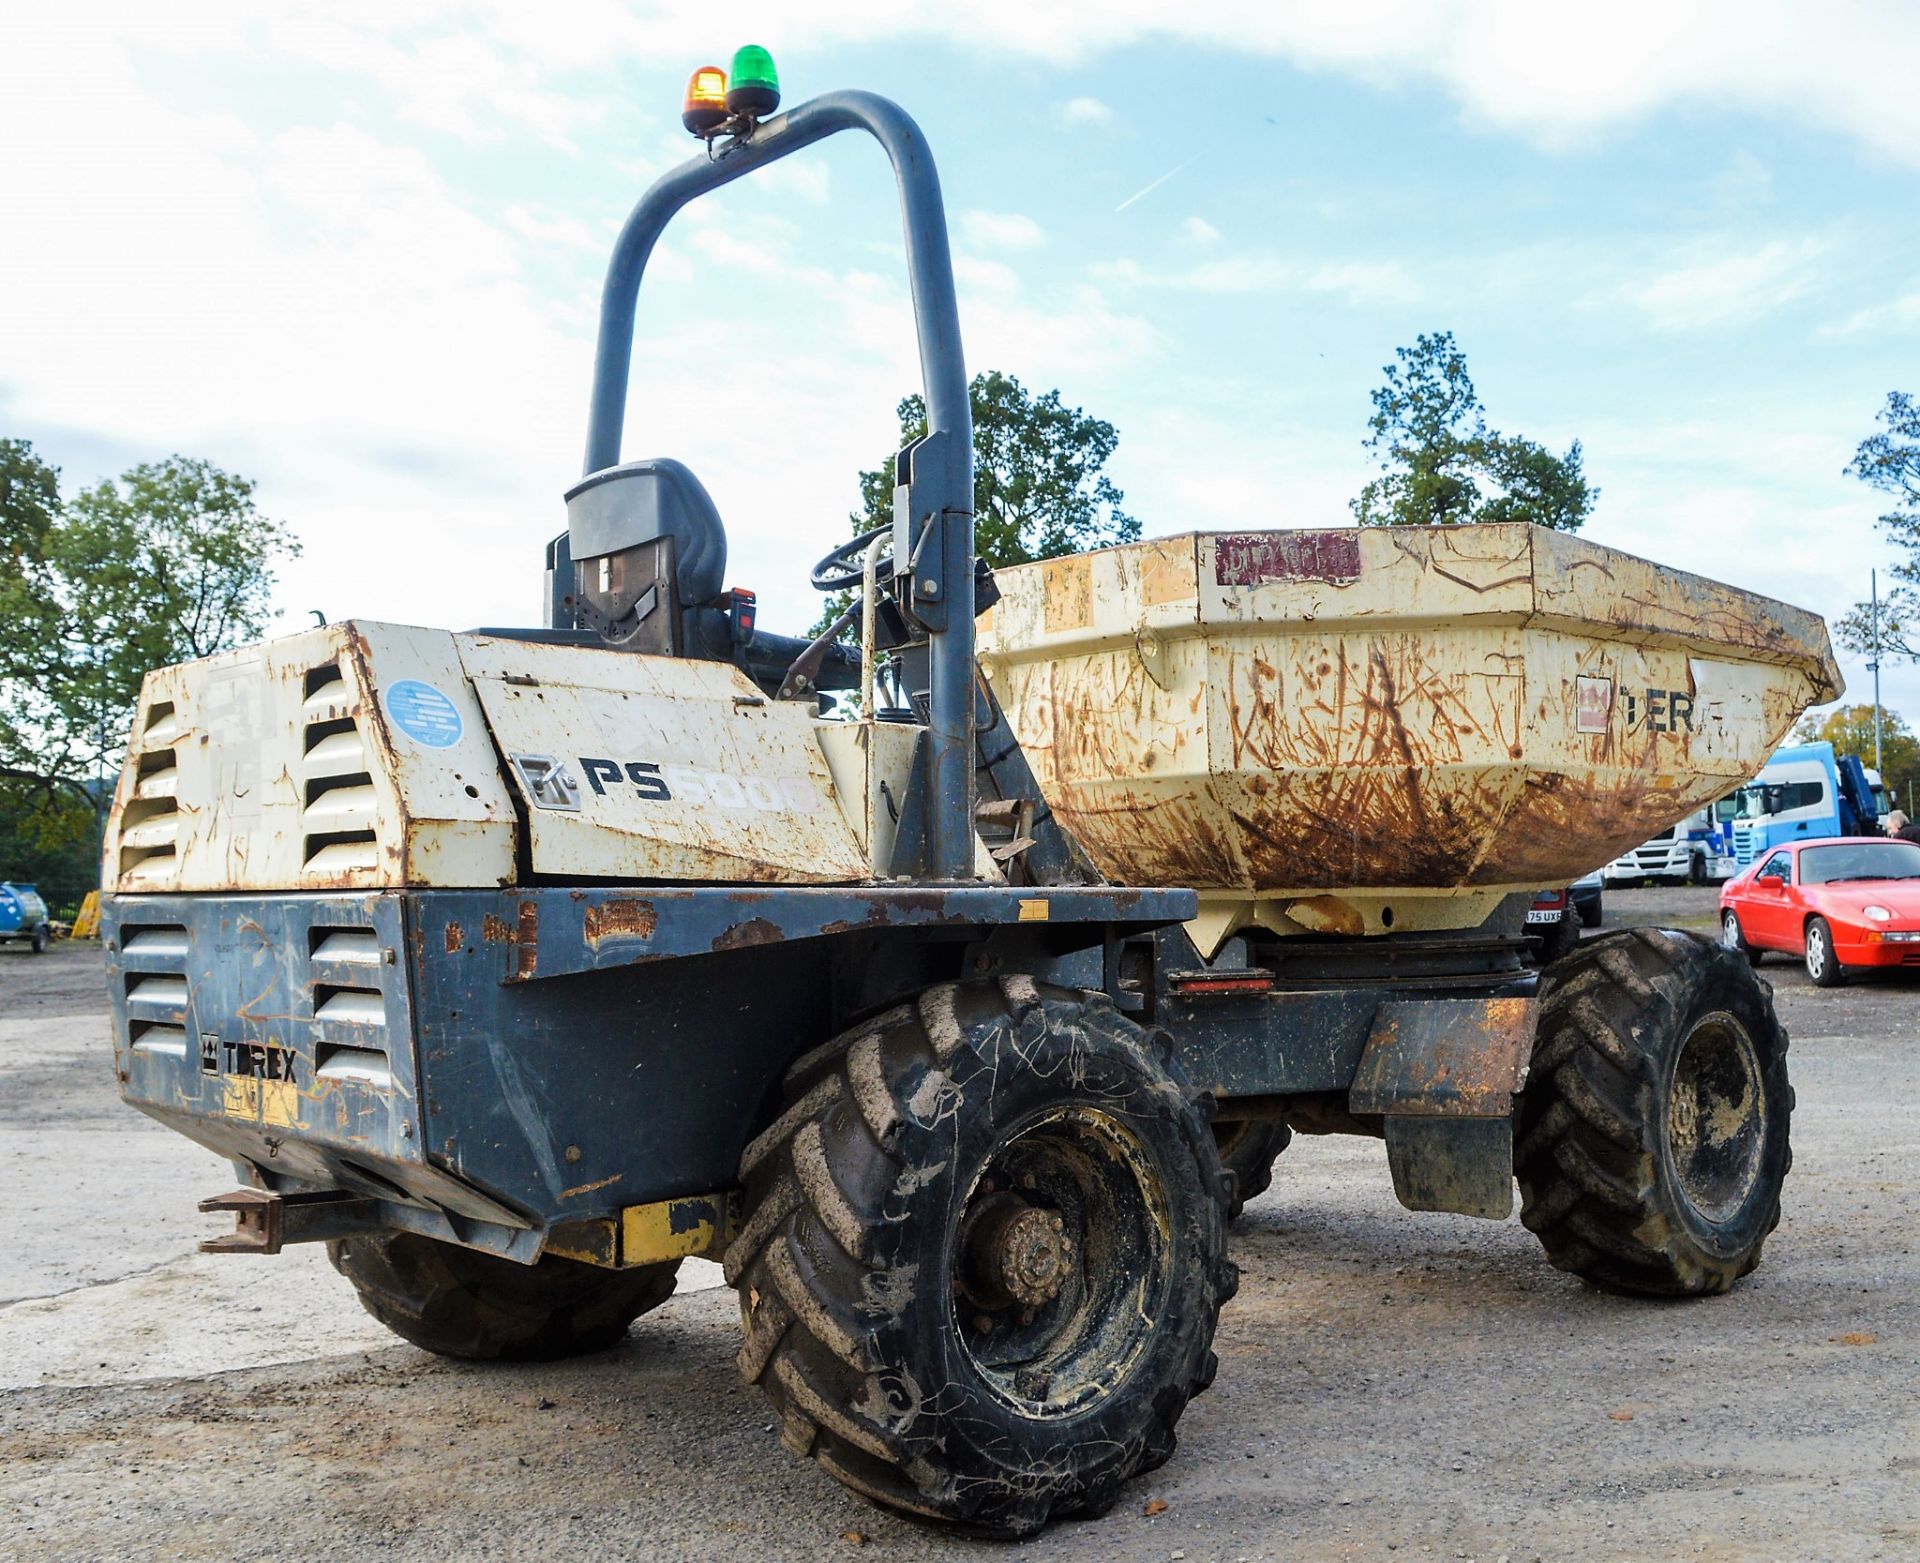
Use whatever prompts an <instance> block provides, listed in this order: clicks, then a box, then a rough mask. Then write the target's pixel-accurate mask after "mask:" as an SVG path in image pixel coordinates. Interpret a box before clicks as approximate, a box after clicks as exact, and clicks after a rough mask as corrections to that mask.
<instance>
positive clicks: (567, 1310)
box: [327, 1232, 680, 1362]
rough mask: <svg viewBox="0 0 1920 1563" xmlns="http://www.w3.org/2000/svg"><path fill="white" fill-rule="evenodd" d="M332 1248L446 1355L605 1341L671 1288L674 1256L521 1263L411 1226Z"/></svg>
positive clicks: (359, 1284) (418, 1336)
mask: <svg viewBox="0 0 1920 1563" xmlns="http://www.w3.org/2000/svg"><path fill="white" fill-rule="evenodd" d="M327 1255H328V1257H329V1258H331V1259H332V1260H333V1267H334V1269H336V1270H338V1271H339V1272H340V1273H341V1274H342V1275H344V1276H345V1277H346V1278H347V1279H348V1280H349V1281H351V1282H352V1283H353V1289H354V1290H355V1291H356V1292H358V1293H359V1294H360V1305H361V1306H362V1307H363V1308H365V1309H366V1310H367V1312H368V1313H370V1314H372V1315H373V1316H374V1317H375V1318H376V1319H378V1320H379V1321H380V1322H381V1323H382V1324H384V1325H385V1326H386V1327H387V1328H388V1329H390V1330H392V1331H393V1333H394V1334H396V1335H398V1336H399V1337H400V1338H401V1339H402V1340H405V1341H411V1342H412V1343H413V1344H414V1345H416V1346H418V1347H420V1348H421V1349H422V1350H425V1351H432V1352H437V1353H439V1354H440V1355H441V1356H443V1357H469V1358H475V1359H480V1360H494V1359H501V1360H506V1361H512V1362H548V1361H552V1360H554V1359H555V1358H558V1357H574V1356H579V1355H581V1354H582V1353H584V1352H589V1351H603V1350H605V1349H606V1348H607V1347H609V1346H612V1345H614V1344H615V1343H616V1342H618V1341H619V1339H620V1338H621V1337H622V1336H623V1335H625V1334H626V1333H627V1326H628V1325H630V1324H632V1323H633V1321H634V1320H635V1319H637V1318H639V1317H640V1315H641V1314H643V1313H648V1312H651V1311H652V1310H653V1309H655V1308H658V1307H659V1306H660V1304H662V1303H663V1302H665V1301H666V1300H667V1299H668V1298H669V1297H671V1296H672V1295H673V1278H674V1272H675V1271H677V1270H678V1269H679V1268H680V1264H679V1261H678V1260H673V1261H671V1262H669V1263H666V1264H657V1265H642V1266H639V1267H637V1268H635V1269H632V1270H607V1269H602V1268H601V1267H600V1266H599V1265H589V1264H581V1263H580V1262H579V1261H578V1260H574V1259H562V1258H560V1257H559V1256H558V1255H555V1254H549V1255H547V1256H545V1257H544V1258H542V1259H541V1260H540V1261H539V1262H538V1263H537V1264H531V1265H522V1264H515V1263H514V1262H513V1261H512V1260H510V1259H500V1258H497V1257H496V1256H494V1255H493V1254H483V1253H479V1252H477V1251H475V1250H474V1249H471V1248H461V1247H459V1246H457V1245H456V1244H453V1243H440V1242H436V1241H435V1240H434V1239H432V1238H430V1237H419V1236H416V1235H415V1234H414V1233H411V1232H386V1233H381V1234H379V1235H378V1236H371V1237H343V1238H337V1239H335V1240H334V1241H333V1242H330V1243H328V1244H327Z"/></svg>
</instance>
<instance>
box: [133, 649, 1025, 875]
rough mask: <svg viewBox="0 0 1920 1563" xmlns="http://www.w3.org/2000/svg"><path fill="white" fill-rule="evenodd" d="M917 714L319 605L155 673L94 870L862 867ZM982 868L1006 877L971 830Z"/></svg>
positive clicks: (793, 870) (885, 850) (727, 674)
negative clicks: (320, 609)
mask: <svg viewBox="0 0 1920 1563" xmlns="http://www.w3.org/2000/svg"><path fill="white" fill-rule="evenodd" d="M918 732H919V730H918V729H917V728H910V727H882V728H880V729H879V730H878V731H877V734H876V735H875V736H873V737H871V738H869V737H868V736H867V735H866V734H865V733H864V732H863V730H862V729H860V728H859V727H857V726H855V725H852V724H840V723H829V722H821V721H818V720H817V719H816V718H815V717H814V715H813V709H812V706H811V704H810V703H807V702H780V701H773V700H769V699H767V698H766V697H765V696H764V695H763V694H762V693H761V692H760V691H759V690H758V689H757V688H755V686H754V685H753V684H752V683H751V682H750V681H749V680H748V679H747V678H746V676H745V675H744V674H742V673H741V672H740V671H739V670H738V669H736V668H734V667H732V666H730V665H728V664H725V663H717V662H698V661H691V660H680V659H674V658H666V657H649V656H638V655H634V654H631V653H626V652H614V651H602V650H599V649H596V648H585V647H576V646H549V645H540V644H535V643H530V642H526V641H517V640H508V639H501V638H498V637H493V636H485V635H470V634H469V635H455V634H451V633H449V632H447V631H445V630H428V629H415V628H411V627H409V626H405V625H393V624H374V623H364V622H352V623H347V624H339V625H329V626H327V627H326V628H324V629H315V630H309V631H307V632H305V633H303V634H299V635H293V636H289V637H287V638H286V639H284V640H278V641H272V642H269V643H267V644H265V645H261V646H254V647H249V648H247V649H246V650H243V651H236V652H231V653H228V654H226V655H223V656H219V657H212V658H207V659H205V660H203V661H200V662H193V663H186V664H183V665H181V666H179V667H172V668H163V669H161V670H160V671H158V672H156V673H152V674H149V675H148V677H147V680H146V683H145V685H144V686H143V688H142V691H141V699H140V707H139V710H138V713H137V714H136V717H135V722H134V736H133V740H132V743H131V744H130V747H129V754H128V760H127V765H126V767H125V770H124V772H123V773H122V776H121V781H120V787H119V791H118V793H117V795H116V797H115V800H114V806H113V812H112V814H111V816H110V817H109V820H108V824H107V833H106V842H105V860H104V865H103V872H104V883H105V885H106V886H107V887H108V888H109V889H112V890H117V891H121V892H135V893H137V892H142V891H145V892H153V893H159V892H164V891H176V890H188V891H221V890H227V891H248V890H339V889H352V890H357V889H368V890H376V889H386V888H394V887H399V886H419V887H429V886H437V887H444V888H455V887H462V888H476V887H479V888H484V887H489V886H495V885H505V884H512V883H514V882H515V881H516V878H517V876H518V874H519V872H520V867H521V865H522V863H523V862H524V863H525V864H526V865H528V866H530V867H531V869H532V871H533V872H534V873H535V874H536V875H538V876H541V877H543V878H548V879H582V878H594V879H624V880H652V881H688V882H694V883H713V884H724V883H756V884H761V883H764V884H833V883H850V882H859V881H865V880H869V879H872V878H877V877H885V867H886V865H887V864H888V863H890V861H891V854H892V845H893V833H894V822H895V811H896V810H897V807H898V804H899V801H900V800H902V799H904V797H905V796H906V788H907V784H908V776H909V772H910V769H911V765H912V758H913V746H914V742H915V740H916V738H917V736H918ZM869 750H871V756H869ZM829 753H831V755H832V765H831V766H830V765H829ZM515 755H541V756H546V757H548V758H549V759H550V760H551V761H553V762H555V763H556V764H557V766H558V767H559V769H560V770H561V771H562V772H563V773H564V774H565V776H566V777H567V779H568V780H569V781H570V782H571V784H572V792H571V796H572V798H573V799H574V806H572V807H550V806H543V805H542V803H541V802H539V801H537V800H536V798H535V795H534V789H533V788H532V787H531V786H530V785H529V783H528V782H527V780H526V778H525V776H524V775H523V774H522V773H521V771H520V770H519V769H517V768H516V766H515V764H514V763H513V756H515ZM589 761H590V762H593V763H592V764H588V763H587V762H589ZM551 801H552V800H551V799H548V800H547V802H548V803H551ZM523 817H524V819H525V821H526V826H525V827H524V828H525V829H526V830H527V831H528V834H529V839H528V840H527V841H526V842H525V843H524V848H523V844H522V842H521V840H520V836H521V832H522V829H523V826H522V819H523ZM869 819H872V820H874V822H875V824H876V827H877V835H878V840H877V842H876V852H877V855H878V862H879V864H880V868H879V870H878V871H876V869H875V867H874V866H873V863H872V861H870V854H869V850H868V821H869ZM978 872H979V874H980V876H981V877H982V878H986V879H997V878H999V877H1000V876H999V874H998V872H997V871H996V870H995V868H994V866H993V864H992V862H991V860H990V859H989V858H988V857H987V856H986V854H985V849H984V848H982V849H981V852H980V855H979V858H978Z"/></svg>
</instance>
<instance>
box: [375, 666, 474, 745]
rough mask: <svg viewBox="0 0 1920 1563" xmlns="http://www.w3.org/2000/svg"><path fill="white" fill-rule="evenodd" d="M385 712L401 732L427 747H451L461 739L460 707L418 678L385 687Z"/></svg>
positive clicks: (402, 680)
mask: <svg viewBox="0 0 1920 1563" xmlns="http://www.w3.org/2000/svg"><path fill="white" fill-rule="evenodd" d="M387 715H388V716H390V717H392V718H393V725H394V726H395V727H397V728H399V729H400V731H401V732H403V733H405V734H406V735H407V736H408V737H409V738H411V739H412V740H413V741H414V742H415V743H417V744H425V745H426V746H427V747H428V748H429V749H451V748H452V747H453V746H454V745H455V744H457V743H458V742H460V734H461V732H462V730H463V729H462V725H461V722H460V708H459V707H458V706H456V705H455V704H454V703H453V702H452V701H451V700H449V699H448V698H447V697H446V696H445V695H443V694H441V693H440V691H439V690H437V689H435V688H434V687H433V685H431V684H423V683H421V682H420V680H419V679H417V678H403V679H401V680H400V682H399V683H397V684H389V685H388V686H387Z"/></svg>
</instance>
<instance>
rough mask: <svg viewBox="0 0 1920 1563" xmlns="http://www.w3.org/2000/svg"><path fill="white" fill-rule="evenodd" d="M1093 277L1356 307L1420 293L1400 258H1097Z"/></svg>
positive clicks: (1258, 255) (1397, 301)
mask: <svg viewBox="0 0 1920 1563" xmlns="http://www.w3.org/2000/svg"><path fill="white" fill-rule="evenodd" d="M1089 271H1090V274H1091V275H1092V276H1094V277H1095V278H1096V279H1097V280H1100V281H1104V282H1110V283H1114V284H1116V285H1124V286H1131V287H1143V288H1164V289H1166V290H1168V291H1169V292H1176V293H1209V294H1218V295H1222V296H1226V297H1237V296H1258V295H1271V296H1280V295H1285V294H1303V293H1305V294H1328V295H1332V296H1335V297H1338V298H1340V299H1342V300H1343V301H1344V302H1346V303H1347V304H1350V305H1353V306H1355V307H1365V306H1374V305H1403V304H1410V303H1414V302H1416V301H1417V300H1419V299H1420V298H1421V297H1423V296H1424V293H1425V289H1423V287H1422V286H1421V284H1420V282H1419V280H1418V279H1417V278H1416V277H1415V276H1414V275H1413V273H1412V272H1410V271H1409V270H1408V269H1407V268H1406V267H1405V266H1404V265H1403V264H1402V263H1401V262H1399V261H1392V260H1388V261H1365V260H1357V261H1307V260H1300V259H1296V258H1293V257H1290V256H1282V255H1275V254H1271V253H1250V254H1246V255H1233V256H1227V257H1224V258H1222V259H1220V260H1209V261H1201V262H1199V263H1197V264H1195V265H1192V266H1187V267H1183V268H1180V269H1177V270H1166V271H1161V270H1155V269H1153V268H1150V267H1147V266H1143V265H1141V264H1140V263H1139V262H1138V261H1134V260H1126V259H1121V260H1114V261H1101V262H1098V263H1096V264H1095V265H1094V266H1092V267H1090V268H1089Z"/></svg>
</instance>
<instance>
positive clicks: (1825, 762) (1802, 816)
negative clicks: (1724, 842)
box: [1733, 743, 1880, 868]
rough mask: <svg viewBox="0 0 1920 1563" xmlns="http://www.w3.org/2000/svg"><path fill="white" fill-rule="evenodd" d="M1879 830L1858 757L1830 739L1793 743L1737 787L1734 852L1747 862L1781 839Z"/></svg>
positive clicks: (1871, 791)
mask: <svg viewBox="0 0 1920 1563" xmlns="http://www.w3.org/2000/svg"><path fill="white" fill-rule="evenodd" d="M1879 834H1880V811H1879V804H1878V800H1877V799H1876V797H1875V793H1874V788H1873V786H1872V784H1871V783H1870V782H1869V781H1868V779H1867V773H1866V768H1865V767H1864V766H1862V765H1861V763H1860V761H1859V760H1858V759H1857V758H1856V757H1855V756H1853V755H1850V754H1835V753H1834V749H1833V745H1832V744H1830V743H1813V744H1795V745H1793V746H1791V747H1789V748H1786V749H1781V750H1779V751H1777V752H1776V753H1775V754H1774V757H1773V758H1772V759H1771V760H1769V761H1768V762H1767V763H1766V766H1765V767H1764V768H1763V769H1762V770H1761V772H1760V774H1759V775H1758V776H1756V777H1754V779H1753V780H1752V781H1750V782H1748V783H1747V784H1746V786H1744V787H1742V788H1741V789H1740V812H1739V814H1738V816H1737V817H1736V818H1735V819H1734V822H1733V855H1734V861H1735V862H1737V863H1738V864H1739V865H1740V867H1742V868H1745V867H1746V866H1747V865H1748V864H1749V863H1751V862H1753V861H1754V860H1755V859H1756V858H1758V857H1760V856H1762V855H1763V854H1764V853H1766V852H1767V851H1768V850H1770V849H1771V848H1773V847H1777V846H1780V845H1781V844H1782V843H1784V842H1790V841H1813V840H1818V839H1820V838H1821V837H1824V836H1877V835H1879Z"/></svg>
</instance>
